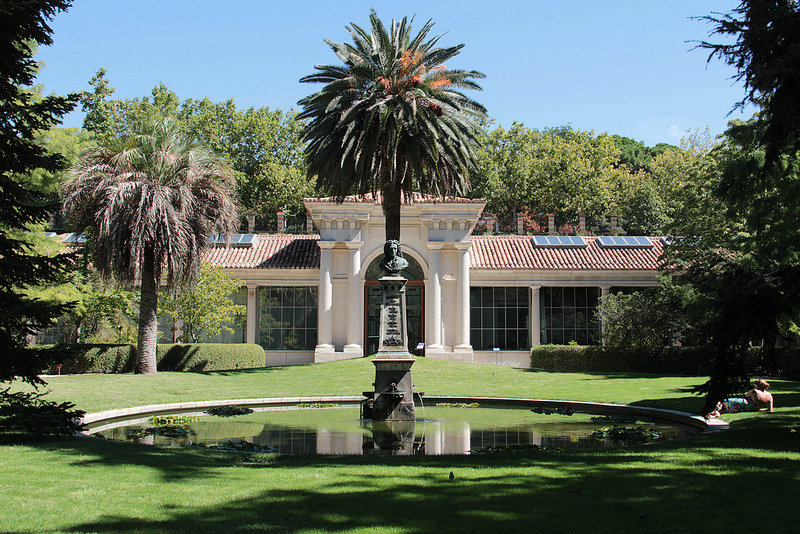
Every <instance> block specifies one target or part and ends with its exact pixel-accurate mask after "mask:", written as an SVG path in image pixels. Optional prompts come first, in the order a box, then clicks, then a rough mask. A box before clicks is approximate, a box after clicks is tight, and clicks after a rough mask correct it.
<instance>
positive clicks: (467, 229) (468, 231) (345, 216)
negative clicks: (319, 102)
mask: <svg viewBox="0 0 800 534" xmlns="http://www.w3.org/2000/svg"><path fill="white" fill-rule="evenodd" d="M305 205H306V209H307V210H308V213H309V215H310V217H311V219H312V220H313V223H314V225H315V226H316V227H317V228H318V229H319V235H287V234H274V235H246V236H240V237H239V238H237V239H236V240H235V241H238V242H237V243H233V244H230V245H225V244H219V245H217V247H216V248H214V249H212V250H210V251H209V252H208V254H207V256H206V258H205V260H206V261H209V262H211V263H213V264H216V265H221V266H222V267H224V268H225V270H226V271H227V272H230V273H232V274H233V275H235V276H236V277H238V278H240V279H242V280H244V281H245V282H246V283H247V299H246V303H247V321H246V326H245V327H244V328H242V329H241V330H240V331H239V334H238V336H239V338H238V339H235V340H234V341H247V342H250V343H259V344H261V345H262V346H263V347H264V350H265V352H266V358H267V365H286V364H298V363H311V362H321V361H330V360H336V359H344V358H357V357H361V356H364V355H369V354H373V353H374V352H375V351H376V346H377V335H378V317H379V315H378V305H379V302H380V294H379V290H378V286H377V282H376V280H377V279H378V278H379V277H380V276H382V272H381V271H380V269H379V268H378V267H377V265H378V262H379V261H380V259H381V258H382V254H383V244H384V241H385V239H384V215H383V212H382V208H381V206H380V203H379V202H376V201H375V199H373V198H372V197H351V198H348V199H346V201H345V202H344V203H336V202H334V201H333V200H332V199H306V201H305ZM484 206H485V202H484V201H482V200H470V199H462V198H447V199H434V198H430V197H428V198H426V197H422V196H421V195H415V197H414V199H413V202H409V203H406V204H405V205H404V206H403V208H402V222H401V231H402V234H401V243H402V246H403V249H402V252H403V254H404V256H405V258H406V259H407V260H408V261H409V268H408V270H407V271H404V274H405V276H406V277H407V278H408V279H409V282H408V290H407V305H408V332H409V348H410V349H412V352H413V349H414V348H415V347H417V346H418V344H420V343H424V351H425V356H427V357H431V358H442V359H450V360H458V361H466V362H477V363H492V364H503V365H516V366H527V365H528V364H529V353H530V348H531V347H532V346H536V345H539V344H541V343H567V342H569V341H572V340H574V341H576V342H577V343H578V344H588V343H592V342H598V341H599V339H600V334H599V329H600V327H599V326H598V325H596V324H595V322H594V313H593V312H594V308H595V306H596V304H597V301H598V299H599V298H600V297H601V296H603V295H606V294H608V293H609V292H610V291H613V290H615V289H614V288H624V287H628V288H630V287H642V286H653V285H657V283H658V282H657V265H658V257H659V255H660V254H661V252H662V243H661V240H660V239H659V238H611V237H600V238H597V237H582V236H571V237H563V238H557V237H555V236H524V235H484V236H474V235H472V233H473V230H474V228H475V226H476V224H477V223H478V221H479V218H480V216H481V213H482V211H483V208H484Z"/></svg>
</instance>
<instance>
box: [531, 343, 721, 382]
mask: <svg viewBox="0 0 800 534" xmlns="http://www.w3.org/2000/svg"><path fill="white" fill-rule="evenodd" d="M531 367H535V368H540V369H547V370H552V371H566V372H596V373H603V372H605V373H611V372H617V373H664V374H688V375H696V374H704V373H707V372H708V370H709V369H710V363H709V361H708V359H707V357H706V355H705V351H703V350H702V349H701V348H699V347H663V348H648V347H598V346H580V345H541V346H538V347H534V348H533V349H532V350H531Z"/></svg>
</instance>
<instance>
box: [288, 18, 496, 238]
mask: <svg viewBox="0 0 800 534" xmlns="http://www.w3.org/2000/svg"><path fill="white" fill-rule="evenodd" d="M370 22H371V25H372V28H371V31H370V32H369V33H368V32H367V31H365V30H363V29H362V28H360V27H358V26H356V25H355V24H351V25H350V26H349V27H347V30H348V31H349V32H350V35H351V36H352V38H353V44H352V45H350V44H341V43H336V42H333V41H331V40H329V39H326V40H325V42H326V43H328V45H329V46H330V47H331V48H332V49H333V51H334V52H335V53H336V55H337V56H338V57H339V59H341V60H342V61H343V62H344V65H343V66H342V65H339V66H320V65H317V66H316V67H315V68H316V70H317V72H316V73H314V74H311V75H309V76H305V77H304V78H302V79H301V80H300V81H301V82H312V83H325V84H326V85H325V87H324V88H322V90H321V91H318V92H316V93H314V94H312V95H309V96H307V97H306V98H304V99H302V100H300V102H299V104H300V105H301V106H302V107H303V111H302V112H301V113H300V115H299V118H301V119H309V122H308V124H307V126H306V128H305V130H304V138H305V140H306V141H307V142H308V145H307V147H306V158H307V161H308V174H309V177H313V176H316V177H317V185H318V187H320V188H322V189H324V190H326V191H328V192H330V193H331V194H332V195H334V196H335V197H337V198H338V199H339V200H342V199H343V198H344V197H345V196H347V195H350V194H354V193H357V194H364V193H368V192H371V193H375V192H376V191H380V192H381V193H382V197H383V211H384V214H385V216H386V239H387V241H388V240H390V239H392V240H398V241H399V239H400V206H401V204H402V199H403V193H404V192H405V193H406V194H409V193H410V192H412V191H413V190H418V191H420V192H422V193H430V194H435V195H439V196H442V195H450V194H463V193H464V192H465V191H466V189H467V188H468V183H469V182H468V174H469V171H470V170H471V169H472V168H473V167H474V162H475V154H476V149H477V148H478V146H479V139H480V136H481V132H482V130H481V126H480V121H481V119H484V118H485V117H486V110H485V109H484V107H483V106H482V105H480V104H478V103H477V102H475V101H473V100H471V99H469V98H467V97H466V96H465V95H464V94H463V93H462V92H460V89H476V90H480V87H479V86H478V85H477V84H476V83H475V81H474V80H475V79H479V78H483V77H484V75H483V74H481V73H480V72H476V71H464V70H454V69H448V68H447V67H446V66H445V65H444V64H443V63H444V62H445V61H448V60H450V59H451V58H453V57H454V56H456V55H458V53H459V52H460V51H461V49H462V48H463V47H464V45H458V46H451V47H446V48H441V47H437V46H436V44H437V42H438V41H439V39H440V36H439V37H433V38H430V39H428V34H429V33H430V31H431V28H432V27H433V23H432V22H431V21H428V23H427V24H425V25H424V26H423V28H422V30H420V32H419V33H418V34H416V35H415V36H412V31H411V25H410V23H409V21H408V20H407V19H406V18H403V20H401V21H400V22H399V23H398V22H395V21H392V25H391V28H390V29H389V30H388V31H387V29H386V27H385V26H384V25H383V23H382V22H381V21H380V19H379V18H378V16H377V14H376V13H375V11H372V12H371V13H370ZM411 22H413V19H412V21H411Z"/></svg>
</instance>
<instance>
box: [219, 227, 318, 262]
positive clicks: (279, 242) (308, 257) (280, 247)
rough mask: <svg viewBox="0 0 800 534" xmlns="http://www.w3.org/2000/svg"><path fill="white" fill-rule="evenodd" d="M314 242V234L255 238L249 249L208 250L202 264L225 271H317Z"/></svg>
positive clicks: (316, 247) (315, 243)
mask: <svg viewBox="0 0 800 534" xmlns="http://www.w3.org/2000/svg"><path fill="white" fill-rule="evenodd" d="M318 240H319V236H318V235H287V234H273V235H259V236H258V243H256V245H255V246H254V247H252V248H244V247H235V246H231V247H227V248H226V247H215V248H211V249H208V250H206V251H205V253H204V255H203V261H208V262H210V263H212V264H214V265H219V266H222V267H224V268H228V269H318V268H319V246H317V241H318Z"/></svg>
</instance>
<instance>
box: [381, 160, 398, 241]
mask: <svg viewBox="0 0 800 534" xmlns="http://www.w3.org/2000/svg"><path fill="white" fill-rule="evenodd" d="M388 167H389V166H388V165H387V166H386V167H384V170H382V171H381V189H382V190H381V193H382V194H383V215H384V216H385V217H386V225H385V226H386V240H387V241H388V240H390V239H396V240H397V241H400V206H401V205H402V203H403V191H402V189H401V188H400V184H397V185H393V184H392V178H391V172H390V171H389V170H388Z"/></svg>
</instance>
